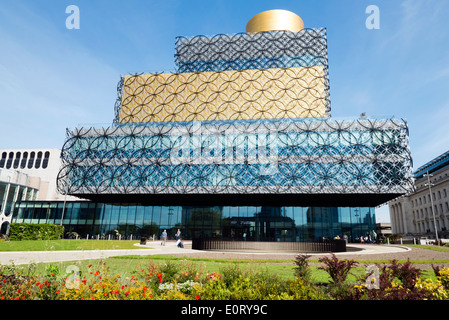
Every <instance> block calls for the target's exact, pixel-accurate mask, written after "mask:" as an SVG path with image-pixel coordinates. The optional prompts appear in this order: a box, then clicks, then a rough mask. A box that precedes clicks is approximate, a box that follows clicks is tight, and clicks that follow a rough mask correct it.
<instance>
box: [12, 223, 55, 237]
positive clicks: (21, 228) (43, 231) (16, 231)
mask: <svg viewBox="0 0 449 320" xmlns="http://www.w3.org/2000/svg"><path fill="white" fill-rule="evenodd" d="M63 234H64V227H63V226H60V225H54V224H31V223H11V226H10V229H9V240H13V241H14V240H59V239H61V238H62V236H63Z"/></svg>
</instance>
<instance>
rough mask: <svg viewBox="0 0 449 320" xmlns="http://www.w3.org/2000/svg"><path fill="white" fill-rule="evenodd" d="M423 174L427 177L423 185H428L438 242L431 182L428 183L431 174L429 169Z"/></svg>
mask: <svg viewBox="0 0 449 320" xmlns="http://www.w3.org/2000/svg"><path fill="white" fill-rule="evenodd" d="M423 176H424V177H427V183H426V184H425V185H426V186H428V187H429V196H430V205H431V206H432V215H433V226H434V228H435V237H436V240H437V244H438V243H439V242H440V241H439V240H438V230H437V221H436V219H435V210H434V208H433V197H432V188H431V187H432V185H433V184H432V183H430V177H433V174H429V171H427V173H425V174H424V175H423Z"/></svg>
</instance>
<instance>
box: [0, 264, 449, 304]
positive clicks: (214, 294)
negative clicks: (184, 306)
mask: <svg viewBox="0 0 449 320" xmlns="http://www.w3.org/2000/svg"><path fill="white" fill-rule="evenodd" d="M307 258H308V256H304V255H298V256H297V259H296V264H297V268H296V270H295V277H294V279H293V280H283V279H280V278H279V277H278V276H277V275H276V274H273V273H269V272H267V271H248V270H243V269H242V268H240V266H239V265H238V264H227V265H226V266H225V267H223V268H222V269H221V270H220V272H212V273H207V272H205V271H204V267H202V265H201V264H196V263H193V262H191V261H186V260H183V261H181V262H171V261H169V262H167V263H165V264H159V265H156V264H154V263H153V261H152V260H149V262H148V264H147V265H146V267H145V268H143V269H140V270H136V272H135V273H134V275H133V276H129V277H125V278H123V277H122V276H121V275H119V274H113V273H112V272H110V270H109V269H108V267H107V265H106V264H105V263H103V262H102V263H100V264H99V265H97V266H93V265H89V266H86V267H85V270H79V267H76V266H72V268H70V267H69V268H67V269H66V270H65V272H61V271H60V270H59V268H58V267H57V266H54V265H50V266H49V267H48V268H47V270H46V272H45V273H44V274H41V275H35V274H34V273H33V270H31V269H32V268H31V267H30V269H29V270H28V272H25V271H21V272H18V271H17V268H15V267H14V265H12V266H5V265H1V266H0V300H198V299H203V300H267V299H268V300H286V299H287V300H292V299H293V300H328V299H331V300H348V299H351V300H363V299H370V300H394V299H401V300H404V299H405V300H422V299H432V300H447V299H449V269H447V268H441V269H440V268H437V267H434V272H435V276H436V280H434V281H433V280H430V279H426V280H422V279H421V277H420V271H419V270H418V269H415V268H414V267H413V266H412V265H411V263H410V262H406V263H403V264H399V263H397V261H395V260H393V261H391V263H390V264H382V265H376V266H375V267H373V268H371V269H370V270H371V271H370V272H368V273H367V274H366V275H364V276H362V277H359V278H358V281H357V283H348V282H347V280H346V279H347V277H346V276H347V275H348V274H349V273H350V271H351V268H352V267H353V266H355V265H356V264H357V263H356V262H355V261H352V260H349V261H348V260H338V259H337V258H336V257H335V255H333V256H332V257H330V258H327V257H326V258H322V259H320V262H322V264H323V266H322V267H321V268H322V269H323V270H325V271H326V272H328V273H329V275H330V276H331V279H332V281H331V282H329V283H326V284H316V283H311V281H310V274H311V272H310V270H309V266H308V263H307ZM371 267H372V266H371ZM374 271H375V272H374Z"/></svg>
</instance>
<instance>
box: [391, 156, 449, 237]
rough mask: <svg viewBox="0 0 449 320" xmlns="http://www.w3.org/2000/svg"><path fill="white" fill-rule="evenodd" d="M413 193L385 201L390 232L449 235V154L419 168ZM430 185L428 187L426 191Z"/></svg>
mask: <svg viewBox="0 0 449 320" xmlns="http://www.w3.org/2000/svg"><path fill="white" fill-rule="evenodd" d="M414 178H415V190H414V192H412V193H408V194H406V195H404V196H401V197H399V198H398V199H395V200H392V201H390V202H389V209H390V218H391V224H392V229H393V233H396V234H403V235H413V236H417V237H419V236H422V237H429V238H436V232H435V230H436V231H437V232H438V236H439V237H441V238H443V237H444V238H447V237H448V236H449V195H448V194H449V151H447V152H445V153H443V154H441V155H440V156H438V157H436V158H435V159H432V160H431V161H429V162H427V163H426V164H424V165H422V166H421V167H419V168H418V169H417V170H416V171H415V173H414ZM429 182H430V188H429Z"/></svg>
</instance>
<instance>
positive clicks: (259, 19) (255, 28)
mask: <svg viewBox="0 0 449 320" xmlns="http://www.w3.org/2000/svg"><path fill="white" fill-rule="evenodd" d="M302 29H304V22H303V21H302V19H301V18H300V17H299V16H298V15H297V14H295V13H293V12H291V11H287V10H268V11H264V12H261V13H259V14H256V15H255V16H254V17H252V18H251V20H249V21H248V23H247V24H246V32H247V33H257V32H265V31H274V30H284V31H291V32H298V31H300V30H302Z"/></svg>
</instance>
